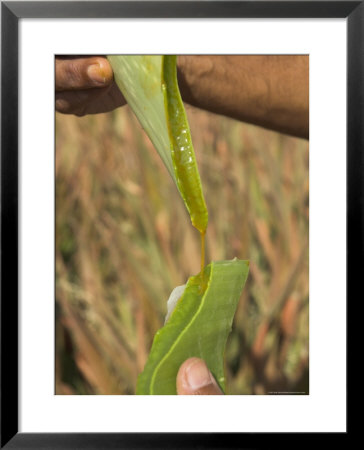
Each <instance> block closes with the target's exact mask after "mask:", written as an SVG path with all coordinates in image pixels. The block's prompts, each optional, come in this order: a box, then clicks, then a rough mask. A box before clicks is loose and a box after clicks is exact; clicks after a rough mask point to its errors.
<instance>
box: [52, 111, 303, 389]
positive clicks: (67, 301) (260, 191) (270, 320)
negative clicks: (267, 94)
mask: <svg viewBox="0 0 364 450" xmlns="http://www.w3.org/2000/svg"><path fill="white" fill-rule="evenodd" d="M186 109H187V114H188V118H189V123H190V127H191V133H192V138H193V143H194V148H195V152H196V157H197V161H198V166H199V169H200V174H201V179H202V185H203V190H204V194H205V198H206V203H207V206H208V211H209V226H208V229H207V242H206V246H207V249H206V251H207V262H209V261H211V260H222V259H232V258H234V257H235V256H236V257H237V258H240V259H249V260H250V273H249V277H248V281H247V284H246V286H245V289H244V291H243V294H242V296H241V299H240V303H239V306H238V310H237V313H236V316H235V319H234V325H233V331H232V333H231V335H230V337H229V340H228V344H227V349H226V355H225V356H226V377H227V383H226V385H227V393H228V394H267V393H269V392H277V391H280V392H299V393H306V394H308V344H309V335H308V330H309V321H308V319H309V314H308V312H309V305H308V294H309V293H308V218H309V213H308V211H309V205H308V199H309V182H308V180H309V178H308V142H307V141H304V140H301V139H296V138H292V137H288V136H284V135H280V134H278V133H275V132H271V131H267V130H264V129H262V128H258V127H254V126H251V125H247V124H244V123H240V122H237V121H234V120H231V119H228V118H226V117H222V116H218V115H214V114H211V113H208V112H204V111H201V110H198V109H195V108H192V107H188V106H187V108H186ZM55 251H56V394H134V392H135V385H136V379H137V375H138V374H139V373H140V372H141V371H142V369H143V367H144V364H145V361H146V358H147V355H148V353H149V349H150V347H151V343H152V339H153V336H154V334H155V332H156V331H157V330H158V329H159V328H160V327H161V326H162V325H163V322H164V317H165V314H166V300H167V299H168V297H169V294H170V292H171V291H172V289H173V288H174V287H175V286H177V285H181V284H184V283H185V282H186V280H187V278H188V277H189V276H190V275H194V274H197V273H198V272H199V264H200V241H199V233H198V232H197V230H195V229H194V228H193V227H192V225H191V224H190V220H189V217H188V214H187V211H186V210H185V207H184V205H183V202H182V200H181V198H180V196H179V193H178V191H177V188H176V187H175V185H174V183H173V181H172V179H171V178H170V176H169V174H168V172H167V170H166V169H165V167H164V166H163V164H162V162H161V160H160V158H159V156H158V154H157V152H156V151H155V150H154V148H153V146H152V144H151V142H150V141H149V139H148V137H147V136H146V135H145V134H144V132H143V130H142V129H141V127H140V125H139V123H138V121H137V120H136V118H135V117H134V115H133V113H132V112H131V110H130V109H129V107H128V106H125V107H123V108H119V109H117V110H115V111H113V112H112V113H107V114H100V115H95V116H86V117H83V118H78V117H74V116H65V115H61V114H56V249H55Z"/></svg>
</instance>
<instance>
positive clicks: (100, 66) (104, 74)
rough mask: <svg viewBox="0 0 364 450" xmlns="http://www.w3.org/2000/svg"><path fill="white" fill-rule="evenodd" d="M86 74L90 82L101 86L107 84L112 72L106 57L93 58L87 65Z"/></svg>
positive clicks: (110, 79) (109, 81)
mask: <svg viewBox="0 0 364 450" xmlns="http://www.w3.org/2000/svg"><path fill="white" fill-rule="evenodd" d="M87 76H88V77H89V79H90V81H91V82H92V83H95V84H96V85H101V86H107V85H109V84H110V83H111V82H112V81H113V79H114V74H113V71H112V68H111V65H110V63H109V61H108V60H107V59H106V58H95V59H94V60H92V62H90V64H89V65H88V67H87Z"/></svg>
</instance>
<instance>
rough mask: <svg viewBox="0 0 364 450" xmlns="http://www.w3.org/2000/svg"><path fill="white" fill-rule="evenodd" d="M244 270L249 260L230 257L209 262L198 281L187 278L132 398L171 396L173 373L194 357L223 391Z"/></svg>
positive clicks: (246, 274) (156, 338)
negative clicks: (227, 352)
mask: <svg viewBox="0 0 364 450" xmlns="http://www.w3.org/2000/svg"><path fill="white" fill-rule="evenodd" d="M248 271H249V263H248V261H241V260H237V259H234V260H232V261H221V262H212V263H211V264H209V265H208V266H207V267H206V268H205V270H204V274H203V276H202V277H201V275H197V276H194V277H190V278H189V280H188V282H187V286H186V289H185V291H184V293H183V295H182V297H181V298H180V300H179V301H178V302H177V305H176V307H175V309H174V311H173V312H172V315H171V317H170V318H169V320H168V322H167V323H166V324H165V325H164V327H162V328H161V329H160V330H159V331H158V332H157V333H156V335H155V337H154V341H153V345H152V349H151V352H150V354H149V358H148V361H147V363H146V365H145V368H144V371H143V372H142V373H141V374H140V375H139V377H138V384H137V390H136V393H137V394H139V395H170V394H176V377H177V372H178V369H179V367H180V366H181V364H182V363H183V362H184V361H185V360H186V359H188V358H190V357H193V356H196V357H199V358H202V359H203V360H204V361H205V362H206V364H207V366H208V367H209V369H210V371H211V372H212V374H213V375H214V377H215V379H216V381H217V382H218V384H219V386H220V387H221V389H222V390H223V391H224V390H225V377H224V350H225V345H226V341H227V338H228V335H229V333H230V331H231V326H232V322H233V318H234V314H235V310H236V307H237V305H238V302H239V298H240V294H241V292H242V289H243V287H244V284H245V281H246V278H247V276H248ZM201 286H204V289H201Z"/></svg>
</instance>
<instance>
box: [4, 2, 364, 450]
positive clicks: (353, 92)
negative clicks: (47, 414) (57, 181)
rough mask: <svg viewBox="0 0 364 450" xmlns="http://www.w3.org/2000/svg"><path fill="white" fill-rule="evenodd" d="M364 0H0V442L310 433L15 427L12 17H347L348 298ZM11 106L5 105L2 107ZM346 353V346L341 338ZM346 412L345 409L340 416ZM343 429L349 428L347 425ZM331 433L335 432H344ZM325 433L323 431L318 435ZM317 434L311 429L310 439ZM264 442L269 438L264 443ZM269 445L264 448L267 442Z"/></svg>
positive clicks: (358, 186)
mask: <svg viewBox="0 0 364 450" xmlns="http://www.w3.org/2000/svg"><path fill="white" fill-rule="evenodd" d="M363 3H364V2H363V1H214V2H210V1H208V2H207V1H191V2H183V1H176V2H163V1H159V2H158V1H147V2H145V1H137V2H135V1H134V2H132V1H125V2H119V1H118V2H101V1H100V2H60V1H59V2H57V1H56V2H40V1H38V2H1V405H0V406H1V443H0V445H1V448H6V449H68V448H72V449H76V448H77V449H99V448H100V449H104V448H105V449H106V448H107V449H124V448H125V449H136V448H146V447H149V448H175V449H180V448H216V449H217V448H247V447H250V448H256V447H260V446H261V445H262V444H263V443H267V442H270V443H272V439H273V438H277V435H279V436H280V437H284V441H283V442H285V443H287V444H289V443H291V441H292V442H293V440H296V439H297V438H299V439H300V443H302V444H304V443H305V441H306V440H307V439H309V438H310V433H304V434H302V435H301V436H300V437H298V436H297V434H295V433H292V434H286V435H285V436H283V434H280V433H276V434H274V433H263V434H257V433H216V434H214V433H205V434H203V433H196V434H189V433H185V434H173V433H172V434H171V433H155V434H151V433H138V434H130V433H94V434H92V433H76V434H75V433H64V434H47V433H34V434H33V433H19V432H18V400H19V399H18V332H19V329H18V282H19V278H18V262H19V261H18V250H19V246H18V182H19V179H18V52H19V47H18V22H19V19H21V18H116V17H123V18H173V17H178V18H230V17H234V18H346V19H347V76H348V78H347V305H348V303H349V299H350V298H352V300H354V296H355V297H357V292H361V290H359V289H358V286H359V280H360V275H361V273H362V270H363V248H364V247H363V228H364V227H363V225H364V223H363V222H364V208H363V205H364V195H363V193H364V183H363V177H362V173H363V168H364V161H363V160H364V151H363V149H364V131H363V130H364V127H363V125H364V123H363V120H364V84H363V79H364V35H363V33H364V31H363V27H364V5H363ZM8 105H11V108H9V107H8ZM347 348H348V351H349V352H350V345H348V347H347ZM348 417H349V415H347V418H348ZM347 430H348V431H349V427H348V428H347ZM348 431H347V432H346V433H338V436H336V437H335V438H336V439H338V438H340V439H341V438H345V439H346V438H347V437H348ZM324 437H325V439H326V438H327V437H326V436H324ZM318 438H319V436H318V434H316V435H315V439H316V442H318V440H317V439H318ZM270 445H271V444H270ZM270 445H268V447H270Z"/></svg>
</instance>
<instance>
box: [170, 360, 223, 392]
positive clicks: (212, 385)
mask: <svg viewBox="0 0 364 450" xmlns="http://www.w3.org/2000/svg"><path fill="white" fill-rule="evenodd" d="M177 393H178V395H221V394H222V392H221V390H220V388H219V387H218V385H217V383H216V381H215V379H214V377H213V376H212V374H211V372H210V371H209V369H208V367H207V365H206V363H205V361H203V360H202V359H200V358H196V357H193V358H189V359H187V360H186V361H185V362H184V363H183V364H182V365H181V367H180V369H179V371H178V374H177Z"/></svg>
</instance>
